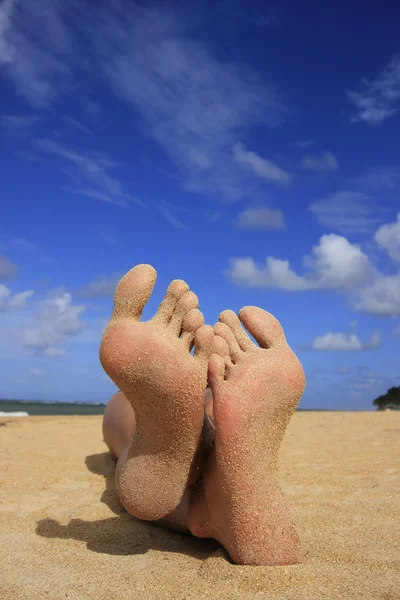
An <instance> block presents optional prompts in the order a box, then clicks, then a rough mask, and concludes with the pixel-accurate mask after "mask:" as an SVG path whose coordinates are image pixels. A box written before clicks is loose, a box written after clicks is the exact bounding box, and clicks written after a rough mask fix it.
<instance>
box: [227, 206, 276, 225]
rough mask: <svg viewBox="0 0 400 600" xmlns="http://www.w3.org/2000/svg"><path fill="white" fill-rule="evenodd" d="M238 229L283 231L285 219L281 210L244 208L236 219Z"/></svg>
mask: <svg viewBox="0 0 400 600" xmlns="http://www.w3.org/2000/svg"><path fill="white" fill-rule="evenodd" d="M237 226H238V227H239V228H240V229H250V230H251V229H284V228H285V217H284V215H283V212H282V211H281V210H273V209H271V208H246V209H245V210H243V211H242V212H240V213H239V215H238V217H237Z"/></svg>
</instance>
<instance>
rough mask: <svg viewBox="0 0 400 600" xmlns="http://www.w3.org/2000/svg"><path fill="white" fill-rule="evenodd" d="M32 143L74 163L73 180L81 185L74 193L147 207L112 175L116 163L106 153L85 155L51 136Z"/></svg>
mask: <svg viewBox="0 0 400 600" xmlns="http://www.w3.org/2000/svg"><path fill="white" fill-rule="evenodd" d="M33 144H34V146H35V147H36V148H38V149H39V150H42V151H43V152H45V153H47V154H53V155H55V156H59V157H61V158H63V159H65V160H66V161H67V162H69V163H70V164H72V165H73V171H72V172H71V175H72V179H73V181H74V183H75V182H76V180H77V181H78V182H79V188H78V189H75V190H73V191H74V192H75V193H79V194H81V195H84V196H88V197H90V198H94V199H96V200H101V201H103V202H108V203H110V204H115V205H117V206H128V202H127V201H129V202H133V203H135V204H138V205H140V206H145V204H144V202H142V201H141V200H139V199H138V198H136V197H135V196H131V195H130V194H126V193H125V192H123V191H122V184H121V182H120V181H119V180H117V179H115V178H114V177H111V175H110V174H109V172H108V171H109V170H110V168H112V167H114V166H115V165H116V163H113V162H112V161H110V160H109V159H108V158H107V157H106V156H104V155H101V154H97V153H96V154H95V153H91V154H82V153H81V152H77V151H75V150H72V149H70V148H67V147H65V146H63V145H61V144H59V143H58V142H54V141H52V140H49V139H42V140H36V141H34V142H33ZM88 184H89V186H88ZM92 186H95V187H92ZM96 188H97V189H96Z"/></svg>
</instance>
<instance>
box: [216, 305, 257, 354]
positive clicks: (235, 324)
mask: <svg viewBox="0 0 400 600" xmlns="http://www.w3.org/2000/svg"><path fill="white" fill-rule="evenodd" d="M218 320H219V321H220V322H221V323H225V325H227V326H228V327H229V329H230V330H231V331H232V333H233V335H234V336H235V338H236V341H237V343H238V344H239V347H240V349H241V350H243V351H244V352H246V350H251V348H253V347H254V344H253V342H252V341H251V339H250V338H249V336H248V335H247V333H246V332H245V330H244V329H243V327H242V326H241V324H240V321H239V319H238V317H237V315H236V314H235V313H234V312H233V310H224V311H223V312H222V313H221V314H220V315H219V317H218Z"/></svg>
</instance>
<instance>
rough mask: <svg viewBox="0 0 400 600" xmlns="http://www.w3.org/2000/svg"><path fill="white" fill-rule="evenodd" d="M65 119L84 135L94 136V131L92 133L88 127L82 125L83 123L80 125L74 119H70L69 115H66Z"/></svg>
mask: <svg viewBox="0 0 400 600" xmlns="http://www.w3.org/2000/svg"><path fill="white" fill-rule="evenodd" d="M64 119H65V120H66V121H68V123H70V124H71V125H73V126H74V127H75V128H76V129H79V131H82V132H83V133H87V134H88V135H91V136H94V133H93V131H90V129H89V128H88V127H86V126H85V125H82V123H80V122H79V121H77V120H76V119H73V118H72V117H69V116H68V115H64Z"/></svg>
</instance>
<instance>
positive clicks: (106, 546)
mask: <svg viewBox="0 0 400 600" xmlns="http://www.w3.org/2000/svg"><path fill="white" fill-rule="evenodd" d="M85 464H86V466H87V468H88V469H89V471H91V472H92V473H94V474H96V475H102V476H103V477H104V483H105V489H104V492H103V493H102V495H101V498H100V501H101V502H103V503H104V504H106V505H107V506H108V507H109V508H110V510H111V511H112V512H113V513H114V514H115V515H116V516H115V517H112V518H109V519H101V520H98V521H84V520H82V519H71V520H70V522H69V523H68V524H67V525H62V524H60V523H58V522H57V521H55V520H54V519H42V520H40V521H39V522H38V524H37V527H36V533H37V534H38V535H40V536H42V537H46V538H59V539H73V540H79V541H81V542H86V544H87V548H88V549H89V550H92V551H93V552H100V553H102V554H114V555H119V556H126V555H131V554H145V553H146V552H148V551H149V550H160V551H163V552H177V553H180V554H186V555H190V556H192V557H194V558H198V559H205V558H206V557H207V556H209V555H210V554H212V553H213V552H215V550H216V549H218V548H220V545H219V544H218V543H217V542H215V541H214V540H199V539H196V538H194V537H193V536H191V535H184V534H181V533H176V532H173V531H169V530H167V529H163V528H162V527H159V526H157V525H153V524H152V523H148V522H146V521H140V520H139V519H135V518H134V517H132V516H131V515H129V514H128V513H127V512H126V511H125V510H124V508H123V507H122V505H121V504H120V502H119V500H118V496H117V493H116V490H115V483H114V471H115V462H114V460H113V459H112V458H111V456H110V454H109V453H108V452H102V453H101V454H92V455H90V456H87V457H86V459H85Z"/></svg>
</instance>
